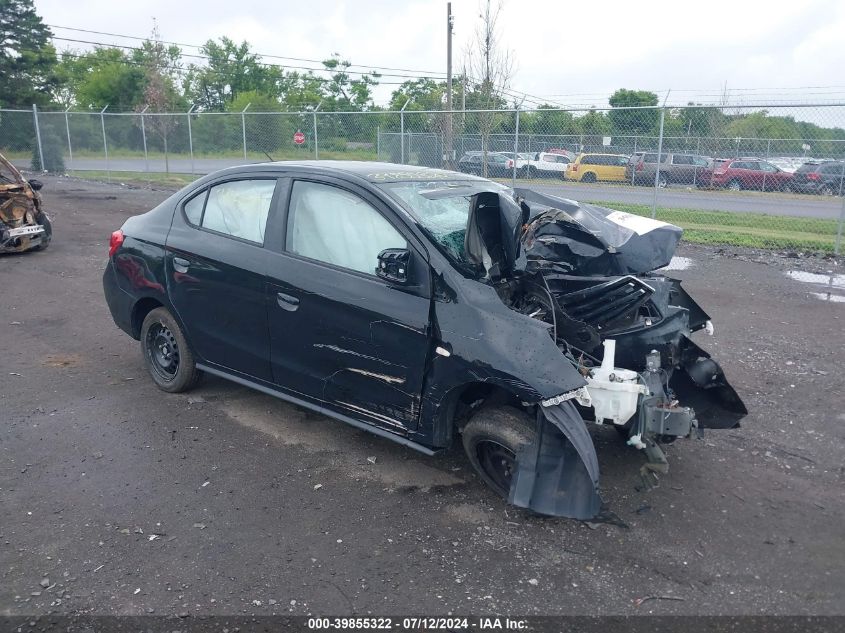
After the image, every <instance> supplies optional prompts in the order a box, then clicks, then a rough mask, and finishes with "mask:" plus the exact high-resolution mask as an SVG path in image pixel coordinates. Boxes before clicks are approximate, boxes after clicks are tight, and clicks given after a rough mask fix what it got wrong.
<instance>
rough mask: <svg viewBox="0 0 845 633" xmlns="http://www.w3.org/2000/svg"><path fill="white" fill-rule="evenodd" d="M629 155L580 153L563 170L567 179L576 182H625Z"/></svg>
mask: <svg viewBox="0 0 845 633" xmlns="http://www.w3.org/2000/svg"><path fill="white" fill-rule="evenodd" d="M627 164H628V156H627V155H623V154H578V156H576V157H575V160H574V161H573V162H572V163H571V164H570V165H569V167H568V169H567V170H566V171H565V172H563V178H564V179H565V180H572V181H574V182H596V181H599V180H603V181H610V182H625V167H626V165H627Z"/></svg>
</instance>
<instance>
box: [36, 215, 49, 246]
mask: <svg viewBox="0 0 845 633" xmlns="http://www.w3.org/2000/svg"><path fill="white" fill-rule="evenodd" d="M36 219H37V221H38V224H40V225H41V226H43V227H44V235H42V236H41V243H40V244H39V245H38V246H36V247H35V248H33V249H32V250H34V251H43V250H45V249H46V248H47V247H48V246H50V242H52V241H53V223H52V222H50V218H48V217H47V214H46V213H41V214H40V215H39V217H38V218H36Z"/></svg>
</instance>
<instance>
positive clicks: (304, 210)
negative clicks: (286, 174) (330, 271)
mask: <svg viewBox="0 0 845 633" xmlns="http://www.w3.org/2000/svg"><path fill="white" fill-rule="evenodd" d="M407 246H408V244H407V242H406V240H405V238H404V237H402V235H401V234H400V233H399V232H398V231H397V230H396V229H395V228H393V225H391V224H390V222H388V221H387V220H385V219H384V217H383V216H382V215H381V214H380V213H379V212H378V211H377V210H376V209H375V208H374V207H373V206H372V205H370V204H369V203H368V202H366V201H365V200H363V199H362V198H360V197H359V196H357V195H355V194H353V193H350V192H348V191H345V190H343V189H340V188H338V187H333V186H331V185H324V184H320V183H315V182H306V181H301V180H299V181H296V182H295V183H294V184H293V191H292V192H291V198H290V210H289V212H288V226H287V237H286V239H285V249H286V250H287V251H288V252H290V253H295V254H297V255H302V256H303V257H308V258H309V259H315V260H317V261H321V262H325V263H327V264H333V265H335V266H340V267H341V268H348V269H350V270H354V271H357V272H361V273H368V274H370V275H375V270H376V266H377V265H378V255H379V253H381V251H383V250H384V249H386V248H407Z"/></svg>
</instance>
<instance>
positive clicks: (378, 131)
mask: <svg viewBox="0 0 845 633" xmlns="http://www.w3.org/2000/svg"><path fill="white" fill-rule="evenodd" d="M376 160H381V126H380V125H377V126H376Z"/></svg>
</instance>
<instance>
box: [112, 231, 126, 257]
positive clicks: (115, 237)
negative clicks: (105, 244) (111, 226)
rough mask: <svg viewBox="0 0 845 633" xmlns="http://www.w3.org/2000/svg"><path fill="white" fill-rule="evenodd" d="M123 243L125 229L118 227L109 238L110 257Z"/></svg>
mask: <svg viewBox="0 0 845 633" xmlns="http://www.w3.org/2000/svg"><path fill="white" fill-rule="evenodd" d="M122 245H123V231H121V230H120V229H118V230H117V231H115V232H114V233H112V234H111V239H110V240H109V257H111V256H112V255H114V254H115V253H116V252H117V249H119V248H120V247H121V246H122Z"/></svg>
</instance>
